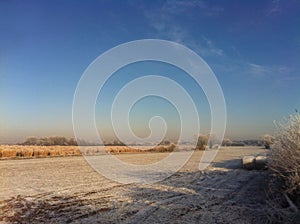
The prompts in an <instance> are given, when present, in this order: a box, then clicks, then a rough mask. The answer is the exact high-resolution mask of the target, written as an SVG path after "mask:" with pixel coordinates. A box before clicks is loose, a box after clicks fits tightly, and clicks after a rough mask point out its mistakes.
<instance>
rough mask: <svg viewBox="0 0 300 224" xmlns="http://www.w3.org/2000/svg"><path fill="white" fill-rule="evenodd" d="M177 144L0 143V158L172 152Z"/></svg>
mask: <svg viewBox="0 0 300 224" xmlns="http://www.w3.org/2000/svg"><path fill="white" fill-rule="evenodd" d="M175 147H176V145H174V144H171V145H167V146H163V145H159V146H154V147H145V148H141V147H140V148H135V147H129V146H106V147H104V146H84V147H81V148H80V149H79V147H78V146H27V145H26V146H23V145H0V159H20V158H46V157H59V156H78V155H82V154H84V155H95V154H98V153H100V152H109V153H112V154H120V153H145V152H172V151H173V150H174V149H175Z"/></svg>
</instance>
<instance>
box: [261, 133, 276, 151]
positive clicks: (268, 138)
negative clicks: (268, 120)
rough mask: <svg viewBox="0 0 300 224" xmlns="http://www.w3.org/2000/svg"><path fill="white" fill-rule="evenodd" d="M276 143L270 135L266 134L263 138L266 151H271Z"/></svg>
mask: <svg viewBox="0 0 300 224" xmlns="http://www.w3.org/2000/svg"><path fill="white" fill-rule="evenodd" d="M273 143H274V137H273V136H271V135H269V134H265V135H264V136H263V144H264V146H265V148H266V149H270V148H271V145H272V144H273Z"/></svg>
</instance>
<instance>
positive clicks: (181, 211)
mask: <svg viewBox="0 0 300 224" xmlns="http://www.w3.org/2000/svg"><path fill="white" fill-rule="evenodd" d="M264 152H265V150H264V149H261V148H255V147H241V148H238V147H228V148H222V149H221V150H220V151H219V153H218V155H217V157H216V158H215V160H214V162H213V163H212V164H211V166H210V167H209V168H208V169H207V170H205V171H202V172H201V171H199V170H198V163H199V159H200V158H201V155H202V152H201V151H197V152H195V153H194V155H193V156H192V158H191V159H190V161H189V162H188V163H187V164H186V165H185V166H184V167H183V168H182V169H181V170H180V171H179V172H177V173H176V174H174V175H173V176H171V177H169V178H167V179H165V180H163V181H161V182H158V183H155V184H126V185H125V184H120V183H116V182H113V181H111V180H108V179H106V178H104V177H103V176H101V175H100V174H98V173H97V172H96V171H94V170H93V169H92V168H91V167H90V166H89V165H88V163H87V162H86V161H85V159H84V158H83V157H81V156H76V157H55V158H39V159H25V160H2V161H0V174H1V181H0V192H1V193H0V196H1V203H0V206H1V208H0V221H3V222H16V223H41V222H44V223H66V222H69V223H97V222H98V223H141V222H143V223H157V222H161V223H199V222H200V223H263V222H264V221H265V218H266V217H265V213H264V208H265V206H266V204H265V189H264V187H265V179H266V176H267V173H266V171H246V170H243V169H241V164H240V158H241V157H242V156H245V155H253V154H259V153H264ZM103 156H104V155H103ZM117 156H118V157H119V158H120V159H122V160H123V161H126V162H129V163H134V164H146V163H151V162H155V161H158V160H159V159H161V158H164V157H165V156H167V153H141V154H120V155H117Z"/></svg>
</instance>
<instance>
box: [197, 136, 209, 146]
mask: <svg viewBox="0 0 300 224" xmlns="http://www.w3.org/2000/svg"><path fill="white" fill-rule="evenodd" d="M207 143H208V136H207V135H203V134H199V135H198V141H197V146H196V149H199V150H205V147H206V146H207Z"/></svg>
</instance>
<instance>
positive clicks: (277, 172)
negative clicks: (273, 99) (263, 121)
mask: <svg viewBox="0 0 300 224" xmlns="http://www.w3.org/2000/svg"><path fill="white" fill-rule="evenodd" d="M276 126H277V127H276V133H275V138H274V143H273V145H272V149H271V150H270V152H269V161H268V167H269V169H270V171H271V172H272V174H273V175H274V176H275V177H277V178H278V179H280V180H281V181H282V183H283V190H284V191H285V193H287V194H288V195H289V196H290V197H291V198H292V200H293V201H294V202H295V203H296V204H298V206H299V205H300V116H299V114H295V115H291V116H290V117H289V119H288V120H287V122H284V123H279V124H277V125H276Z"/></svg>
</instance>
